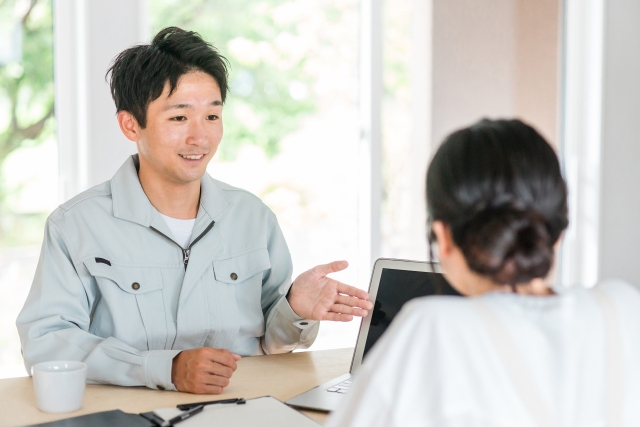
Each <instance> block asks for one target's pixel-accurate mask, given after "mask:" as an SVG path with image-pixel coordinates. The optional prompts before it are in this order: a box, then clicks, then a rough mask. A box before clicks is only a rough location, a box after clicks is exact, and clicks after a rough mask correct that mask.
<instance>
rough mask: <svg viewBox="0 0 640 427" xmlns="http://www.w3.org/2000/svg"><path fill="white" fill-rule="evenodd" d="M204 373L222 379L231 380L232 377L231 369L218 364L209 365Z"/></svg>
mask: <svg viewBox="0 0 640 427" xmlns="http://www.w3.org/2000/svg"><path fill="white" fill-rule="evenodd" d="M206 372H208V373H209V374H211V375H217V376H220V377H224V378H231V376H232V375H233V369H231V368H230V367H228V366H224V365H221V364H219V363H211V365H209V367H208V368H207V369H206Z"/></svg>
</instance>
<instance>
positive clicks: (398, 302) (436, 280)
mask: <svg viewBox="0 0 640 427" xmlns="http://www.w3.org/2000/svg"><path fill="white" fill-rule="evenodd" d="M427 295H460V294H459V293H458V291H456V290H455V289H453V288H452V287H451V285H450V284H449V283H448V282H447V281H446V279H445V278H444V276H443V275H442V274H439V273H426V272H423V271H407V270H391V269H387V268H383V269H382V274H381V276H380V285H379V286H378V295H377V296H376V303H375V305H374V307H373V315H372V317H371V325H370V326H369V333H368V334H367V342H366V343H365V345H364V353H363V357H364V355H366V354H367V352H368V351H369V349H370V348H371V347H372V346H373V344H375V342H376V341H378V338H380V337H381V336H382V334H383V333H384V331H386V330H387V327H388V326H389V324H391V321H392V320H393V319H394V318H395V317H396V315H397V314H398V312H399V311H400V309H401V308H402V306H403V305H404V303H406V302H407V301H409V300H411V299H413V298H417V297H423V296H427Z"/></svg>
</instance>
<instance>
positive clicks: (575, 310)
mask: <svg viewBox="0 0 640 427" xmlns="http://www.w3.org/2000/svg"><path fill="white" fill-rule="evenodd" d="M598 293H600V295H602V294H604V295H605V299H606V300H607V301H609V309H610V310H609V311H610V313H612V316H613V317H611V316H609V317H607V316H606V315H605V314H604V313H605V311H607V310H606V307H605V308H603V306H602V304H601V300H600V301H599V300H598V298H597V297H598V295H597V294H598ZM482 307H484V308H485V309H487V310H488V311H489V312H490V314H491V315H493V318H494V319H499V320H498V323H500V327H501V328H502V331H503V332H504V333H505V335H506V336H507V338H506V340H505V341H506V342H507V343H508V344H507V345H506V347H507V350H510V351H511V353H510V354H511V356H508V354H507V356H508V358H507V359H505V352H504V351H502V350H498V348H499V347H500V346H499V345H498V346H496V340H495V334H494V335H493V336H492V331H493V332H495V329H492V328H491V326H490V325H488V323H487V317H486V316H487V314H486V313H485V314H483V313H482ZM612 318H613V322H612V321H611V319H612ZM607 322H609V324H610V325H614V327H613V331H614V333H613V334H611V333H609V329H607V328H606V327H605V324H606V323H607ZM610 335H617V336H618V338H619V340H618V342H619V343H620V346H621V348H620V351H619V354H618V355H617V356H618V357H619V362H617V363H615V364H614V366H613V371H612V364H611V363H609V362H611V360H612V356H611V351H609V352H608V351H607V350H611V348H612V347H616V346H615V345H612V344H611V343H612V341H611V336H610ZM510 344H511V346H510V347H509V345H510ZM607 346H608V347H607ZM507 353H508V352H507ZM614 353H615V351H614ZM614 356H615V355H614ZM512 359H513V360H512ZM504 360H509V362H508V363H504ZM506 365H511V368H513V367H514V366H515V367H517V368H519V369H516V370H513V369H511V370H509V368H508V367H506ZM616 369H620V370H621V371H619V372H621V375H620V376H619V377H620V379H621V380H620V384H618V386H617V387H618V388H619V390H615V392H616V393H607V392H605V390H607V384H608V382H609V384H610V379H611V373H612V372H614V371H615V370H616ZM526 380H528V381H529V382H530V385H531V389H532V390H529V391H531V392H533V394H535V395H537V396H538V397H539V398H540V399H539V400H540V402H538V403H540V405H541V406H543V407H545V408H546V409H547V410H548V415H549V418H550V419H552V420H553V424H554V425H557V426H580V427H584V426H605V425H608V422H607V421H606V420H607V418H606V417H607V410H608V408H611V407H612V408H614V410H615V408H616V405H618V406H617V408H621V409H619V410H615V412H616V413H615V414H613V418H614V419H615V416H616V415H619V419H620V422H619V423H617V424H618V425H623V426H632V425H634V426H637V425H640V292H638V290H637V289H636V288H634V287H632V286H631V285H629V284H627V283H624V282H619V281H615V282H614V281H609V282H606V283H603V284H601V285H599V286H597V287H596V288H594V289H592V290H588V289H584V288H572V289H568V290H565V291H561V292H560V293H558V294H557V295H554V296H545V297H539V296H526V295H518V294H512V293H499V292H493V293H489V294H485V295H482V296H480V297H476V298H458V297H447V296H438V297H424V298H419V299H417V300H414V301H412V302H410V303H408V304H407V305H406V306H405V307H404V308H403V310H402V311H401V313H400V314H399V315H398V317H397V318H396V319H395V320H394V322H393V323H392V325H391V326H390V328H389V330H388V331H387V332H386V333H385V335H384V336H383V337H382V338H381V339H380V341H379V342H378V343H376V345H375V346H374V348H373V349H372V350H371V352H370V353H369V354H368V355H367V357H366V358H365V361H364V364H363V366H362V367H361V369H360V370H359V371H358V372H357V373H356V375H355V381H354V383H353V384H352V386H351V389H350V391H349V393H348V394H347V395H346V396H345V397H346V399H345V401H344V402H343V405H342V406H341V407H340V408H339V409H338V410H337V411H336V412H335V413H333V414H332V415H331V417H330V418H329V420H328V422H327V426H328V427H339V426H352V427H365V426H366V427H373V426H385V427H391V426H398V427H409V426H425V427H426V426H434V427H435V426H438V427H454V426H455V427H463V426H464V427H469V426H492V427H496V426H505V427H506V426H509V427H512V426H519V427H528V426H531V427H533V426H539V425H540V414H537V413H536V415H533V416H532V415H531V412H532V411H531V408H532V406H531V404H532V401H535V400H536V399H533V398H532V393H529V394H527V393H523V390H522V388H521V387H520V388H519V387H518V384H519V383H520V385H521V383H522V382H523V381H525V382H526ZM614 383H615V382H614ZM614 386H615V384H614ZM610 389H611V388H609V390H610ZM523 394H524V396H523ZM607 396H609V397H611V396H621V397H620V399H614V401H613V402H612V401H609V402H607ZM608 405H609V406H608ZM534 407H535V405H534ZM611 416H612V414H609V417H610V418H609V419H611ZM610 424H611V423H609V425H610ZM613 424H616V423H613Z"/></svg>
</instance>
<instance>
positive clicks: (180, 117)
mask: <svg viewBox="0 0 640 427" xmlns="http://www.w3.org/2000/svg"><path fill="white" fill-rule="evenodd" d="M170 120H173V121H174V122H184V121H185V120H187V118H186V117H185V116H176V117H171V119H170Z"/></svg>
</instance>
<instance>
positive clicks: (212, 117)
mask: <svg viewBox="0 0 640 427" xmlns="http://www.w3.org/2000/svg"><path fill="white" fill-rule="evenodd" d="M218 119H219V117H218V116H216V115H215V114H211V115H209V116H207V120H218Z"/></svg>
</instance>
